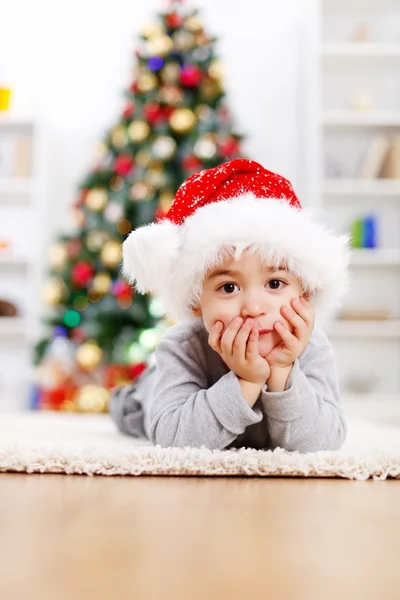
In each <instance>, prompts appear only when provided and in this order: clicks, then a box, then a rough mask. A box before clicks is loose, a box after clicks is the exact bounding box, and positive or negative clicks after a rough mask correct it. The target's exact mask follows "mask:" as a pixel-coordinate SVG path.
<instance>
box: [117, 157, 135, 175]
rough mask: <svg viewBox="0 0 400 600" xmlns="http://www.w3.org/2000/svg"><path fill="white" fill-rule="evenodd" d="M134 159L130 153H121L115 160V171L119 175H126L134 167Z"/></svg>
mask: <svg viewBox="0 0 400 600" xmlns="http://www.w3.org/2000/svg"><path fill="white" fill-rule="evenodd" d="M133 164H134V163H133V159H132V157H131V156H129V155H128V154H121V156H117V158H116V159H115V162H114V171H115V172H116V174H117V175H120V176H121V177H125V175H128V173H130V172H131V171H132V169H133Z"/></svg>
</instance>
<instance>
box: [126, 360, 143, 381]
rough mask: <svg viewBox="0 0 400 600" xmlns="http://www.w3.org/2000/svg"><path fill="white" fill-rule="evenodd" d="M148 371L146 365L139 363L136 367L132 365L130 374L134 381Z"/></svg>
mask: <svg viewBox="0 0 400 600" xmlns="http://www.w3.org/2000/svg"><path fill="white" fill-rule="evenodd" d="M146 369H147V365H146V363H137V364H136V365H130V366H129V372H130V376H131V378H132V380H135V379H137V378H138V377H139V376H140V375H141V374H142V373H143V371H145V370H146Z"/></svg>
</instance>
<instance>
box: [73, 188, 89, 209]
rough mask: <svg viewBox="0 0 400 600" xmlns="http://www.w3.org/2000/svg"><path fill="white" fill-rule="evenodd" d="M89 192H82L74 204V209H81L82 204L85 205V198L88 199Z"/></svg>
mask: <svg viewBox="0 0 400 600" xmlns="http://www.w3.org/2000/svg"><path fill="white" fill-rule="evenodd" d="M87 192H88V190H81V192H80V193H79V195H78V197H77V199H76V200H75V202H74V208H79V207H80V206H82V204H84V203H85V197H86V194H87Z"/></svg>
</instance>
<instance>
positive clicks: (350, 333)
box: [327, 319, 400, 338]
mask: <svg viewBox="0 0 400 600" xmlns="http://www.w3.org/2000/svg"><path fill="white" fill-rule="evenodd" d="M327 333H328V336H329V337H331V338H352V337H354V338H400V320H395V319H387V320H386V321H384V320H382V321H345V320H343V321H341V320H336V321H334V322H333V323H332V324H331V325H330V327H328V330H327Z"/></svg>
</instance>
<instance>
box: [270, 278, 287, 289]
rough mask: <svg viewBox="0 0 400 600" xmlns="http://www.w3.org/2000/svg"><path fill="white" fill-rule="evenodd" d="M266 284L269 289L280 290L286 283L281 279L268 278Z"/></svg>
mask: <svg viewBox="0 0 400 600" xmlns="http://www.w3.org/2000/svg"><path fill="white" fill-rule="evenodd" d="M266 285H267V287H269V288H270V289H271V290H280V289H282V288H283V287H285V285H286V283H285V282H284V281H282V279H270V280H269V281H267V283H266Z"/></svg>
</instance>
